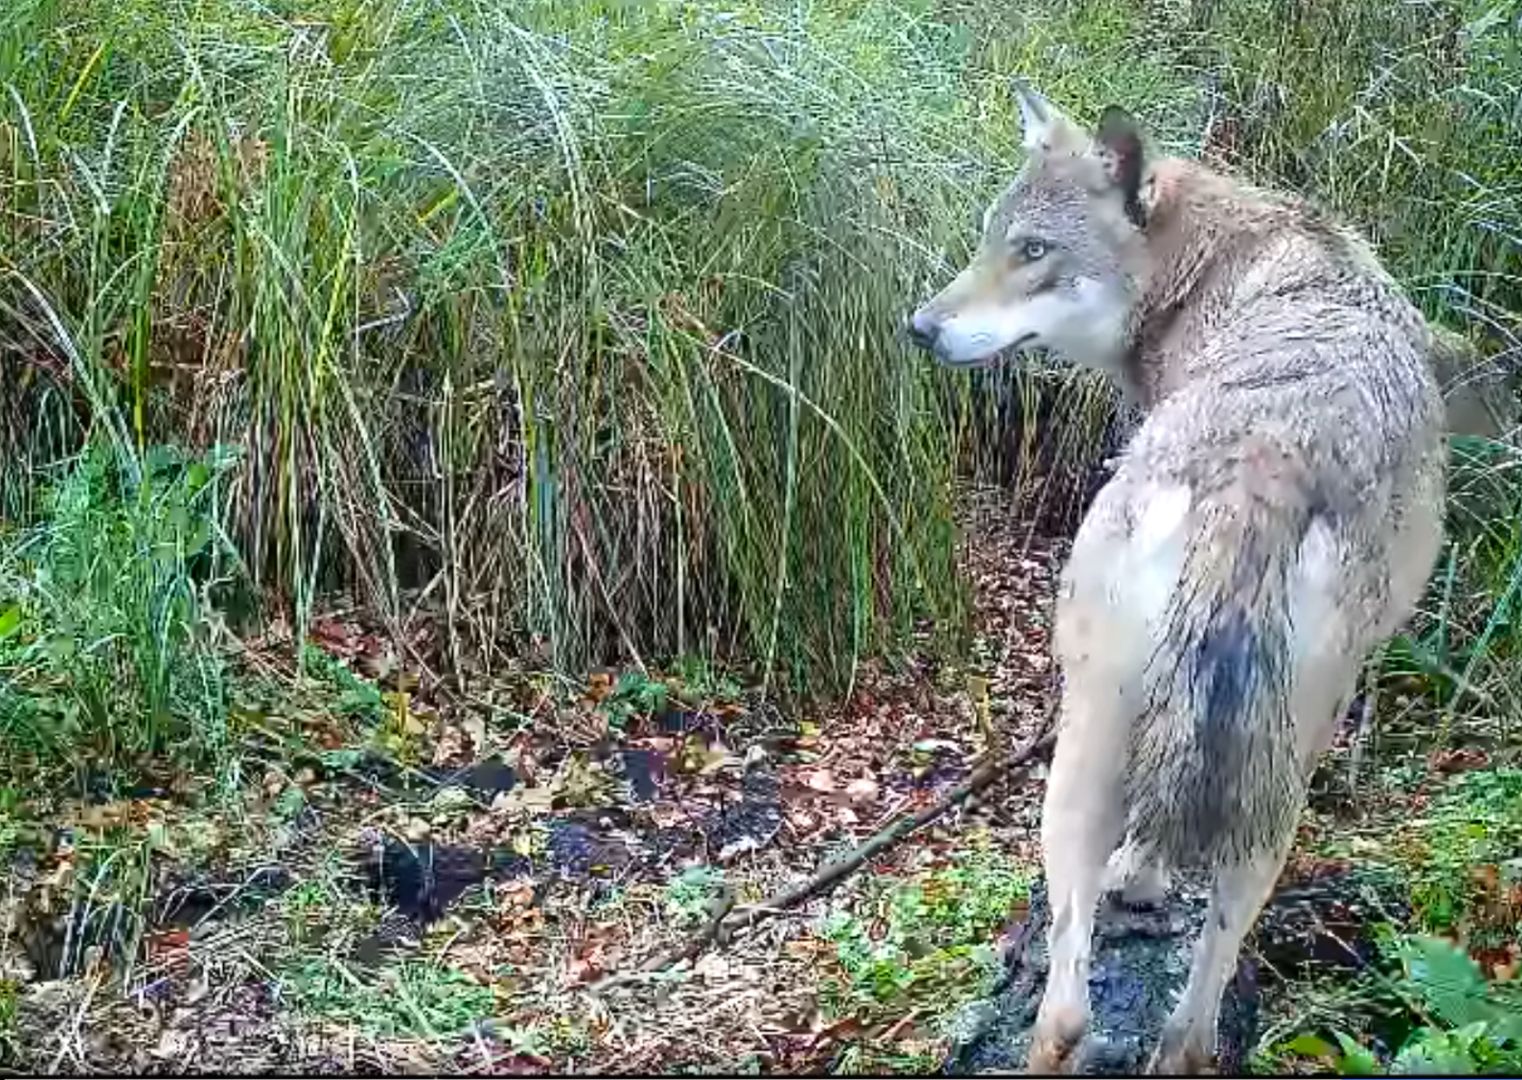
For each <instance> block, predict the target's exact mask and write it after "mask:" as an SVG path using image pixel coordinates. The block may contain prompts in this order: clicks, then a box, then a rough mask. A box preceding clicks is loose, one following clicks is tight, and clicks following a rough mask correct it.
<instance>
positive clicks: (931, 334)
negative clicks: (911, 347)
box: [906, 311, 941, 349]
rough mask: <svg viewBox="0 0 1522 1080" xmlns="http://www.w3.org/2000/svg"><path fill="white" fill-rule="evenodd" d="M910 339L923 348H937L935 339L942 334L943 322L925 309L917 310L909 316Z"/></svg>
mask: <svg viewBox="0 0 1522 1080" xmlns="http://www.w3.org/2000/svg"><path fill="white" fill-rule="evenodd" d="M906 329H907V330H908V331H909V339H910V340H911V341H913V342H914V343H915V344H916V345H918V346H919V347H920V348H922V349H933V348H935V339H936V338H938V337H940V335H941V324H940V323H938V322H936V320H935V318H934V317H933V316H931V315H929V314H927V313H925V312H924V311H916V312H915V313H914V314H913V315H912V316H910V317H909V325H908V326H907V327H906Z"/></svg>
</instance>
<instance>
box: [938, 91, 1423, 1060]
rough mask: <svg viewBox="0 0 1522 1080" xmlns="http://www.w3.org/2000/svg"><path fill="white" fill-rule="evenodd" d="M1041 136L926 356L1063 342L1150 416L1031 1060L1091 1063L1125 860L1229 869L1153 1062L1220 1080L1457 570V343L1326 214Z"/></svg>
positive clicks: (1116, 510)
mask: <svg viewBox="0 0 1522 1080" xmlns="http://www.w3.org/2000/svg"><path fill="white" fill-rule="evenodd" d="M1025 115H1026V117H1027V123H1031V122H1033V121H1039V124H1040V128H1039V131H1037V132H1035V133H1034V135H1033V134H1032V133H1031V132H1029V131H1028V132H1027V145H1029V146H1030V147H1031V148H1032V149H1031V156H1030V158H1029V160H1028V162H1027V163H1026V165H1025V167H1024V168H1023V169H1022V170H1021V173H1020V175H1019V176H1018V177H1017V178H1016V180H1015V182H1014V183H1013V184H1012V185H1011V186H1010V188H1009V189H1008V191H1006V192H1005V194H1004V195H1003V196H1002V197H1001V199H1000V200H999V202H998V203H997V204H996V205H995V206H994V207H992V208H991V210H990V213H989V215H988V224H987V228H986V229H985V233H984V237H983V242H982V245H981V247H980V249H979V251H978V253H977V255H976V257H975V258H974V259H973V261H972V263H971V264H970V265H969V266H968V268H967V269H966V270H964V271H963V272H962V273H961V274H960V275H958V277H957V279H956V280H955V281H953V282H952V283H951V284H949V285H948V286H947V287H946V288H945V289H944V290H942V292H941V293H940V294H939V295H938V296H936V297H935V298H934V299H932V300H931V301H929V302H928V303H927V304H926V305H925V306H924V307H922V308H921V309H920V310H919V311H918V312H917V313H916V314H915V316H914V319H913V321H912V329H913V332H914V333H915V335H916V337H917V338H918V340H919V341H920V343H921V344H923V345H924V346H925V347H927V348H929V349H931V350H932V351H934V352H935V353H936V354H937V355H938V356H939V357H940V358H941V359H942V360H943V362H946V363H948V364H953V365H958V366H966V365H969V364H978V363H987V362H991V361H993V360H994V359H996V358H997V357H998V355H999V354H1000V352H1001V350H1003V349H1006V348H1009V347H1011V346H1014V347H1017V348H1018V347H1044V348H1046V349H1047V350H1049V351H1052V352H1056V353H1058V354H1059V355H1065V356H1066V357H1067V358H1068V359H1070V360H1072V361H1074V362H1077V363H1080V364H1087V365H1091V366H1094V367H1096V368H1099V369H1101V370H1104V371H1106V372H1108V373H1109V374H1110V375H1111V376H1112V377H1113V378H1114V379H1115V380H1116V382H1117V383H1118V384H1119V385H1120V386H1121V387H1122V389H1123V390H1124V392H1125V393H1126V395H1127V397H1128V398H1129V399H1130V400H1131V401H1132V402H1134V403H1135V404H1137V405H1139V406H1140V408H1141V409H1142V410H1143V412H1144V419H1143V421H1142V423H1141V425H1140V427H1139V429H1138V430H1137V432H1136V434H1135V436H1134V437H1133V439H1132V441H1131V443H1130V445H1129V446H1128V447H1127V449H1126V451H1125V452H1124V454H1123V455H1122V456H1121V459H1120V461H1119V465H1118V468H1117V470H1116V472H1115V475H1114V476H1113V478H1112V479H1111V480H1110V482H1109V483H1108V484H1107V485H1106V487H1105V488H1104V489H1103V490H1102V491H1101V492H1100V493H1099V495H1098V496H1097V497H1096V498H1095V500H1094V503H1093V505H1092V506H1091V508H1090V510H1089V512H1088V514H1087V515H1086V517H1085V520H1084V522H1083V524H1082V526H1081V527H1080V529H1079V532H1078V535H1077V537H1076V539H1075V542H1074V548H1073V554H1072V557H1071V559H1070V560H1069V563H1068V566H1067V567H1066V568H1065V570H1064V573H1063V590H1062V594H1061V596H1060V598H1059V603H1058V618H1057V630H1056V635H1055V650H1056V652H1057V654H1058V659H1059V662H1060V663H1061V666H1062V670H1063V674H1064V678H1065V687H1064V697H1063V709H1062V721H1061V727H1060V730H1059V737H1058V745H1057V751H1056V755H1055V758H1054V761H1053V767H1052V776H1051V780H1050V782H1049V785H1048V791H1047V797H1046V805H1045V808H1044V810H1043V822H1042V832H1043V849H1044V851H1045V856H1044V857H1045V860H1046V864H1047V876H1048V881H1049V885H1050V887H1051V890H1052V891H1051V895H1052V900H1053V912H1054V917H1053V920H1052V941H1051V954H1052V958H1053V968H1052V975H1051V977H1050V979H1049V981H1048V984H1047V990H1046V996H1045V998H1044V1000H1043V1002H1042V1008H1041V1017H1040V1019H1039V1020H1038V1025H1037V1036H1036V1040H1035V1044H1034V1046H1033V1049H1032V1057H1031V1065H1032V1068H1034V1069H1037V1070H1051V1069H1055V1068H1059V1067H1062V1066H1064V1065H1066V1064H1069V1063H1070V1062H1071V1060H1072V1051H1073V1050H1074V1048H1075V1046H1076V1043H1077V1041H1078V1039H1079V1038H1080V1037H1081V1036H1082V1033H1083V1030H1084V1026H1085V1025H1086V1022H1087V1015H1088V1014H1087V1008H1088V1006H1087V988H1086V986H1087V967H1088V955H1089V947H1090V946H1089V935H1090V933H1091V929H1092V917H1093V907H1094V902H1095V900H1096V899H1097V896H1098V892H1099V889H1100V881H1101V874H1102V871H1103V869H1104V864H1105V862H1106V860H1107V859H1110V860H1111V862H1112V863H1117V862H1118V864H1122V865H1124V867H1125V871H1124V873H1125V874H1126V875H1127V877H1128V878H1130V877H1132V876H1136V875H1142V874H1145V873H1149V872H1154V871H1163V872H1166V870H1167V869H1169V868H1172V867H1186V866H1203V867H1205V868H1207V869H1209V870H1211V871H1212V872H1213V873H1214V874H1215V875H1216V887H1215V890H1214V893H1213V896H1214V899H1213V901H1212V904H1213V907H1212V913H1213V918H1212V920H1211V921H1210V924H1209V926H1208V927H1207V929H1206V931H1205V934H1204V936H1203V937H1202V938H1201V941H1200V945H1199V949H1198V952H1197V955H1196V959H1195V963H1196V967H1195V970H1194V971H1193V972H1192V973H1191V977H1190V982H1189V987H1188V989H1187V990H1186V992H1185V994H1184V997H1183V999H1182V1000H1181V1001H1180V1003H1179V1005H1178V1008H1177V1009H1176V1011H1175V1015H1174V1017H1173V1020H1172V1021H1170V1028H1169V1033H1168V1035H1167V1036H1166V1037H1165V1038H1164V1040H1163V1045H1162V1046H1160V1047H1159V1048H1158V1051H1157V1053H1156V1056H1155V1057H1154V1060H1153V1066H1154V1068H1156V1069H1160V1070H1164V1071H1180V1070H1185V1071H1189V1070H1193V1069H1196V1068H1199V1067H1201V1066H1203V1065H1205V1064H1207V1063H1208V1059H1209V1057H1210V1054H1211V1051H1212V1048H1213V1041H1214V1020H1215V1010H1216V1009H1217V1007H1218V1005H1219V998H1220V990H1221V987H1222V985H1223V982H1222V980H1224V978H1225V973H1226V971H1227V969H1228V967H1229V966H1230V965H1234V963H1235V959H1236V953H1237V950H1238V949H1239V948H1240V945H1241V939H1242V936H1243V935H1244V934H1245V933H1246V932H1247V929H1248V928H1249V927H1250V926H1251V923H1252V921H1253V920H1254V919H1255V918H1256V915H1257V912H1258V909H1259V908H1260V907H1261V905H1262V903H1263V902H1264V901H1265V900H1266V899H1267V896H1268V893H1269V891H1270V890H1271V888H1272V884H1273V880H1274V878H1275V876H1276V875H1277V872H1278V868H1279V867H1280V866H1281V865H1282V863H1283V860H1284V857H1285V855H1286V854H1287V852H1288V849H1289V845H1290V842H1291V840H1292V837H1293V831H1294V823H1295V819H1296V817H1297V815H1298V814H1299V811H1300V809H1301V807H1302V806H1303V805H1304V800H1305V785H1306V782H1307V779H1308V777H1309V775H1310V772H1311V770H1312V768H1313V767H1314V764H1315V761H1316V759H1317V757H1318V756H1319V755H1320V753H1321V752H1322V751H1323V750H1324V749H1325V747H1326V745H1327V744H1328V743H1329V741H1330V738H1331V734H1332V730H1333V727H1334V723H1335V719H1336V717H1337V715H1338V713H1339V710H1340V708H1341V707H1343V706H1345V704H1346V701H1347V699H1348V698H1349V697H1350V695H1351V694H1352V692H1353V689H1354V684H1355V681H1356V678H1357V673H1358V671H1359V669H1360V667H1361V665H1362V663H1363V662H1364V660H1365V658H1366V657H1367V656H1368V654H1369V653H1370V651H1371V650H1372V649H1373V648H1374V647H1375V646H1376V645H1377V644H1378V643H1379V642H1380V641H1381V640H1382V639H1384V638H1386V637H1387V636H1388V635H1389V634H1391V633H1392V632H1393V631H1394V630H1395V629H1396V628H1397V627H1398V626H1399V624H1400V623H1401V622H1403V621H1404V620H1405V619H1406V618H1408V617H1409V615H1410V614H1411V612H1412V610H1413V609H1414V606H1415V604H1416V602H1417V600H1418V599H1419V597H1420V594H1421V592H1422V590H1423V588H1424V586H1425V583H1426V581H1427V578H1428V576H1429V575H1430V573H1431V570H1432V566H1433V563H1434V561H1435V559H1436V556H1437V552H1438V548H1439V545H1440V539H1441V503H1442V498H1443V489H1444V477H1443V463H1444V454H1443V443H1442V430H1443V424H1444V413H1443V401H1442V398H1441V396H1440V395H1439V393H1438V388H1437V384H1436V382H1435V380H1434V377H1433V374H1432V370H1431V368H1432V364H1433V362H1434V360H1435V359H1436V358H1437V357H1438V356H1439V354H1440V352H1441V350H1442V348H1444V346H1440V345H1439V343H1438V342H1437V341H1436V340H1435V339H1434V337H1433V334H1432V333H1431V331H1430V329H1429V327H1428V326H1427V323H1426V322H1425V320H1424V319H1423V318H1422V317H1421V315H1420V313H1419V312H1418V311H1417V310H1416V308H1415V307H1414V306H1413V305H1412V304H1411V303H1410V301H1409V300H1408V299H1407V298H1406V296H1405V295H1404V294H1403V293H1402V292H1401V290H1400V289H1399V288H1398V286H1397V285H1396V284H1395V282H1394V281H1393V280H1392V279H1391V278H1390V277H1389V275H1388V274H1387V273H1386V272H1385V271H1384V270H1383V269H1382V268H1381V266H1380V265H1379V263H1378V261H1377V259H1376V258H1375V256H1374V255H1373V253H1372V252H1371V251H1370V249H1369V248H1368V247H1367V245H1366V244H1365V243H1364V242H1363V241H1362V240H1361V239H1360V238H1359V237H1358V236H1357V235H1356V234H1355V233H1353V232H1351V231H1349V230H1347V229H1346V228H1344V227H1342V226H1341V225H1339V224H1337V223H1335V222H1333V221H1331V220H1329V219H1328V218H1327V217H1326V216H1325V215H1324V214H1322V213H1321V212H1319V211H1318V210H1317V209H1315V208H1314V207H1312V206H1311V205H1309V204H1307V203H1305V202H1303V201H1301V200H1299V199H1296V198H1293V197H1290V196H1287V195H1283V194H1278V193H1270V192H1265V191H1260V190H1257V189H1254V188H1250V187H1248V186H1246V185H1243V184H1241V183H1238V182H1236V181H1234V180H1232V179H1230V178H1228V177H1225V176H1222V175H1220V174H1217V173H1214V172H1211V171H1209V170H1207V169H1205V168H1203V167H1202V166H1200V165H1198V164H1194V163H1189V162H1184V161H1179V160H1173V159H1166V160H1161V161H1155V162H1151V161H1144V160H1142V153H1143V152H1142V149H1141V143H1140V139H1139V137H1138V136H1137V135H1136V132H1135V127H1134V124H1133V123H1132V122H1130V120H1129V118H1128V117H1126V116H1125V115H1124V114H1123V112H1121V111H1120V110H1117V109H1114V108H1112V109H1109V110H1107V111H1106V113H1105V117H1104V119H1103V121H1102V123H1101V125H1100V129H1099V131H1098V132H1097V134H1096V135H1094V136H1088V135H1085V134H1084V133H1082V132H1081V131H1080V130H1079V129H1078V128H1077V127H1076V126H1074V125H1073V124H1072V122H1071V121H1069V120H1067V118H1066V117H1064V116H1062V114H1061V113H1060V112H1059V111H1058V110H1057V109H1056V108H1055V107H1054V106H1052V105H1051V104H1050V103H1049V102H1046V101H1045V99H1039V98H1032V99H1031V103H1026V104H1025ZM1032 237H1035V238H1038V239H1039V241H1040V242H1039V243H1038V244H1036V245H1035V246H1034V247H1033V246H1032V245H1031V244H1030V238H1032ZM1446 347H1447V348H1449V349H1450V350H1451V349H1452V346H1446ZM1117 849H1119V850H1117ZM1120 853H1124V858H1121V857H1120ZM1112 855H1114V856H1115V857H1116V858H1115V859H1111V856H1112Z"/></svg>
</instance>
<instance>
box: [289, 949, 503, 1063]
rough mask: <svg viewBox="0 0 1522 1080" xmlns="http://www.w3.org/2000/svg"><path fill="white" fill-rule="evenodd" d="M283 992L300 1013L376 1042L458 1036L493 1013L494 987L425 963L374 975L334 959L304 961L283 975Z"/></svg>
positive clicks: (407, 962)
mask: <svg viewBox="0 0 1522 1080" xmlns="http://www.w3.org/2000/svg"><path fill="white" fill-rule="evenodd" d="M280 992H281V995H282V996H283V997H284V998H285V999H286V1000H287V1001H289V1002H290V1003H291V1005H293V1006H294V1007H295V1008H296V1009H297V1010H298V1011H300V1012H302V1013H305V1014H306V1015H309V1016H313V1017H318V1018H321V1019H324V1020H327V1021H329V1022H332V1023H338V1024H344V1025H347V1026H349V1027H352V1028H353V1029H354V1030H355V1031H358V1032H360V1033H362V1034H364V1035H367V1036H370V1037H372V1038H413V1039H420V1040H425V1041H428V1042H437V1041H438V1040H440V1039H450V1038H458V1037H459V1036H461V1035H464V1034H466V1033H468V1032H470V1031H471V1030H473V1029H474V1028H475V1027H476V1025H477V1024H478V1023H480V1022H481V1021H482V1020H484V1019H487V1018H489V1017H490V1016H491V1015H492V1012H493V997H492V991H491V988H490V987H488V986H482V985H480V984H478V983H476V982H474V981H473V980H471V979H470V978H469V977H468V976H466V975H464V974H463V973H461V972H459V971H456V970H455V969H453V968H449V967H445V966H442V965H439V964H434V963H429V962H427V961H422V960H405V961H402V962H401V963H399V964H396V965H392V966H388V967H386V968H383V969H381V970H380V971H378V972H373V973H372V972H368V971H367V972H360V971H358V970H354V969H351V968H350V967H349V966H348V965H347V964H345V963H344V962H343V961H342V960H340V959H337V958H333V957H308V958H303V959H301V960H299V961H296V962H294V963H293V964H292V965H291V966H290V967H289V968H288V969H287V970H286V971H285V972H284V973H283V975H282V977H281V980H280Z"/></svg>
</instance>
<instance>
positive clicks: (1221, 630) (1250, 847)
mask: <svg viewBox="0 0 1522 1080" xmlns="http://www.w3.org/2000/svg"><path fill="white" fill-rule="evenodd" d="M1291 516H1294V517H1303V515H1299V514H1295V515H1291V514H1290V513H1288V512H1286V511H1279V512H1277V513H1272V514H1269V513H1264V512H1262V511H1261V510H1260V511H1259V513H1256V514H1254V513H1251V512H1249V513H1247V514H1230V513H1227V512H1224V509H1222V510H1217V511H1216V512H1214V513H1210V512H1207V515H1206V520H1205V526H1206V527H1205V528H1204V529H1203V530H1201V532H1200V533H1199V534H1197V535H1198V540H1197V542H1196V544H1195V545H1194V547H1193V549H1192V550H1191V552H1190V554H1189V556H1188V558H1187V559H1186V561H1185V564H1184V568H1183V572H1182V574H1181V575H1180V579H1179V587H1178V589H1177V590H1176V591H1175V593H1174V596H1173V600H1172V602H1171V605H1170V608H1169V611H1168V614H1167V619H1166V621H1165V623H1164V633H1163V634H1162V635H1161V637H1160V642H1159V644H1158V646H1157V649H1156V651H1155V653H1154V654H1153V657H1152V661H1151V665H1150V666H1149V669H1148V676H1147V683H1146V685H1147V696H1146V698H1145V707H1144V710H1143V712H1142V714H1141V716H1140V717H1139V718H1138V720H1137V722H1136V724H1135V726H1134V728H1133V731H1132V745H1131V755H1130V767H1129V771H1128V774H1127V790H1126V796H1127V798H1126V803H1127V813H1128V822H1127V824H1128V832H1129V835H1130V836H1131V837H1132V838H1133V839H1134V840H1135V841H1136V842H1138V843H1140V844H1142V845H1144V846H1146V847H1148V848H1151V849H1152V850H1153V851H1154V852H1156V853H1157V854H1158V855H1159V856H1161V857H1162V859H1163V860H1164V861H1166V862H1167V863H1168V864H1170V865H1174V866H1185V865H1190V864H1198V863H1200V862H1202V861H1204V862H1208V863H1214V862H1216V861H1219V860H1221V859H1223V858H1245V857H1247V856H1249V855H1251V854H1254V853H1257V852H1259V851H1261V850H1263V849H1264V848H1265V847H1266V846H1268V845H1272V844H1274V843H1275V842H1277V841H1278V840H1279V838H1280V837H1282V836H1283V835H1284V830H1285V829H1287V828H1290V827H1292V825H1293V821H1294V817H1295V815H1296V813H1297V812H1298V809H1299V795H1300V792H1301V787H1302V779H1301V777H1300V768H1299V764H1298V761H1297V756H1298V755H1297V752H1296V747H1295V730H1294V724H1293V721H1292V718H1291V715H1290V709H1289V690H1290V680H1291V677H1292V672H1291V671H1290V670H1289V669H1290V665H1291V656H1290V648H1291V644H1290V626H1289V616H1288V611H1287V603H1288V596H1287V592H1288V585H1287V578H1288V575H1289V573H1290V572H1291V571H1292V570H1293V568H1294V563H1295V561H1296V559H1297V555H1298V550H1299V546H1300V540H1301V538H1302V537H1303V536H1304V535H1305V526H1306V524H1307V521H1306V520H1286V519H1287V518H1289V517H1291Z"/></svg>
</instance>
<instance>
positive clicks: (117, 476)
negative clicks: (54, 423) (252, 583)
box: [0, 446, 236, 775]
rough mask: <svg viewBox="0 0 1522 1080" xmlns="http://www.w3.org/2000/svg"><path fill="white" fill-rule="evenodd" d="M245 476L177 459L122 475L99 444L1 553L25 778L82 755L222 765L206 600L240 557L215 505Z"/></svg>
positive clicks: (167, 457)
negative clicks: (223, 487) (32, 765)
mask: <svg viewBox="0 0 1522 1080" xmlns="http://www.w3.org/2000/svg"><path fill="white" fill-rule="evenodd" d="M232 463H233V459H231V458H230V457H227V456H225V455H221V454H216V453H214V454H211V455H209V456H207V457H206V458H204V459H186V458H184V457H183V456H181V455H179V454H178V453H176V452H174V451H172V450H168V449H159V450H155V451H153V452H151V453H149V454H147V455H145V456H144V457H143V458H142V460H141V461H140V462H137V461H134V460H131V459H129V460H126V461H123V460H121V459H119V458H118V457H117V456H116V455H115V454H114V453H112V452H111V451H110V450H108V449H105V448H102V447H99V446H92V447H91V448H90V449H88V450H87V451H86V453H85V454H84V455H83V456H81V457H80V458H79V459H78V460H77V461H75V462H73V463H71V464H70V465H69V466H68V467H66V468H65V469H64V470H62V471H61V473H60V475H59V477H58V480H57V482H56V484H55V485H54V486H53V487H52V489H51V490H50V491H48V492H46V493H45V494H44V495H43V496H42V500H41V501H42V506H43V514H44V516H43V519H42V520H41V521H40V522H38V523H37V524H35V525H33V526H32V527H30V528H28V529H26V530H24V531H23V532H21V533H20V534H18V535H17V536H16V537H14V538H13V539H12V540H11V541H10V542H9V543H7V544H6V545H5V546H4V548H3V549H0V619H3V621H4V624H5V626H4V629H5V631H6V632H5V633H4V634H3V635H0V730H3V732H4V746H3V753H4V754H5V756H6V757H7V758H8V759H9V762H10V767H11V769H12V770H15V769H16V768H18V767H19V763H21V762H24V761H25V760H27V759H29V758H32V759H36V758H39V757H40V759H41V760H43V761H44V762H45V763H49V764H51V763H54V762H57V761H60V760H67V759H70V758H73V757H75V756H76V755H78V754H79V753H80V751H88V753H89V755H90V756H91V757H92V758H93V759H94V760H96V761H98V762H101V763H105V764H111V765H127V764H129V763H131V762H133V761H134V760H135V759H137V758H138V757H139V756H140V755H157V754H165V753H168V754H171V755H173V756H175V757H178V758H180V759H182V760H183V761H185V762H187V763H190V764H194V763H200V762H211V763H216V762H218V761H219V760H220V755H222V754H224V753H225V751H226V747H227V739H226V705H225V701H224V693H225V690H224V667H223V662H222V659H221V657H220V654H219V652H218V643H217V641H216V640H215V626H214V614H213V610H212V606H211V604H210V603H209V599H208V598H209V596H210V594H211V592H212V590H214V589H215V588H216V586H217V585H218V583H219V582H220V581H221V580H222V575H223V574H224V573H225V571H224V569H223V568H224V567H226V566H227V565H228V564H229V562H230V561H232V560H233V558H234V557H233V556H232V554H231V553H230V552H229V550H228V549H227V546H226V544H225V542H224V541H223V540H222V539H221V537H220V535H219V532H218V526H217V524H216V521H217V511H216V503H215V499H216V492H217V489H218V487H219V484H220V483H221V482H222V480H223V478H224V476H225V474H226V473H227V472H228V471H229V469H230V467H231V465H232ZM233 565H234V566H235V565H236V564H235V562H234V563H233ZM12 775H15V773H14V771H13V772H12Z"/></svg>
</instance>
